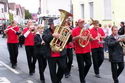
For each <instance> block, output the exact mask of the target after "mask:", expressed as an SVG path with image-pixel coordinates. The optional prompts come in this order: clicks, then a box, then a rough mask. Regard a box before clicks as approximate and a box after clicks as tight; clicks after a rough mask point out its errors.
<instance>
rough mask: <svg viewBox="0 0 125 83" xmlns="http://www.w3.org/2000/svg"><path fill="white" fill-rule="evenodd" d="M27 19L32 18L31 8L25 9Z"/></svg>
mask: <svg viewBox="0 0 125 83" xmlns="http://www.w3.org/2000/svg"><path fill="white" fill-rule="evenodd" d="M25 19H32V15H31V13H30V12H29V10H25Z"/></svg>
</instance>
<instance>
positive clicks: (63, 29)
mask: <svg viewBox="0 0 125 83" xmlns="http://www.w3.org/2000/svg"><path fill="white" fill-rule="evenodd" d="M59 11H60V13H61V16H60V18H61V23H60V25H59V26H56V28H55V30H54V33H58V34H60V35H61V37H60V38H59V39H57V38H53V39H52V41H51V42H50V47H51V49H52V51H53V52H60V51H62V50H63V49H64V47H65V45H66V43H67V41H68V39H69V37H70V35H71V31H70V28H69V27H67V26H65V25H64V23H65V21H66V19H67V18H68V17H69V16H72V14H70V13H69V12H67V11H65V10H62V9H59Z"/></svg>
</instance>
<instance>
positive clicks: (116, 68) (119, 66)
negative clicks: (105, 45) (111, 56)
mask: <svg viewBox="0 0 125 83" xmlns="http://www.w3.org/2000/svg"><path fill="white" fill-rule="evenodd" d="M123 69H124V62H111V70H112V77H113V80H114V83H119V81H118V77H119V75H120V74H121V72H122V71H123Z"/></svg>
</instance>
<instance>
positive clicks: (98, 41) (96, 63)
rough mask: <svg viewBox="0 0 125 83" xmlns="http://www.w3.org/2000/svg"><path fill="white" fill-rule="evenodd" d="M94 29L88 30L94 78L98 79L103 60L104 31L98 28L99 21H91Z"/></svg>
mask: <svg viewBox="0 0 125 83" xmlns="http://www.w3.org/2000/svg"><path fill="white" fill-rule="evenodd" d="M93 25H94V27H92V29H90V33H91V35H92V41H91V50H92V60H93V67H94V72H95V76H96V77H97V78H100V72H99V68H100V66H101V64H102V63H103V60H104V51H103V41H102V40H103V38H105V34H104V31H103V30H102V28H101V27H99V21H98V20H94V21H93Z"/></svg>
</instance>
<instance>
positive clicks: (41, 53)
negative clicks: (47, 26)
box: [34, 25, 47, 83]
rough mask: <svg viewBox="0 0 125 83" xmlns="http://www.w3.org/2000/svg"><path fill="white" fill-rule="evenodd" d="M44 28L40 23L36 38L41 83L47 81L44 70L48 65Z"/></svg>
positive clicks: (35, 50)
mask: <svg viewBox="0 0 125 83" xmlns="http://www.w3.org/2000/svg"><path fill="white" fill-rule="evenodd" d="M43 30H44V28H43V27H42V26H41V25H39V26H38V28H37V29H36V35H35V38H34V43H35V46H34V54H35V56H36V57H37V60H38V65H39V74H40V80H41V83H45V77H44V71H45V68H46V65H47V62H46V58H45V54H46V53H45V42H44V41H43V39H42V34H43Z"/></svg>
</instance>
